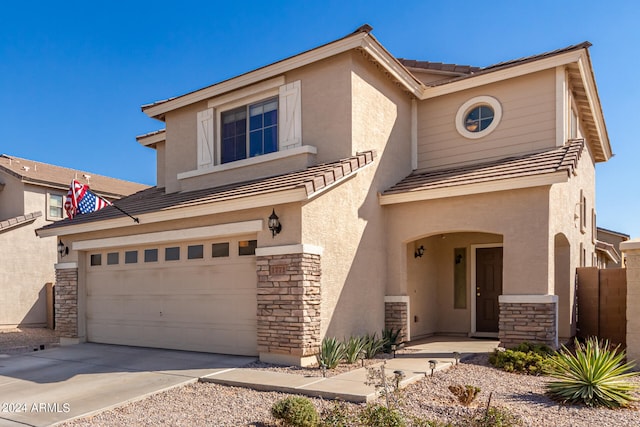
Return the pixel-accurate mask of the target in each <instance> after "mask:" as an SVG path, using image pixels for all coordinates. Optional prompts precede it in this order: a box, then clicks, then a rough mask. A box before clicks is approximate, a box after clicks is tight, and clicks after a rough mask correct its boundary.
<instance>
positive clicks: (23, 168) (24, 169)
mask: <svg viewBox="0 0 640 427" xmlns="http://www.w3.org/2000/svg"><path fill="white" fill-rule="evenodd" d="M29 169H31V168H30V167H29V166H23V167H22V170H23V171H27V172H29Z"/></svg>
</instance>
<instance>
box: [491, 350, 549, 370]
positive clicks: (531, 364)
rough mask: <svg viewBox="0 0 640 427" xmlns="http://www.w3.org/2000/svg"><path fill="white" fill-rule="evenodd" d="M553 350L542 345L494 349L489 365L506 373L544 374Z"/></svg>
mask: <svg viewBox="0 0 640 427" xmlns="http://www.w3.org/2000/svg"><path fill="white" fill-rule="evenodd" d="M552 353H553V350H551V348H549V347H548V346H546V345H543V344H530V343H522V344H520V345H518V346H517V347H516V348H514V349H508V350H498V349H496V350H495V351H494V352H493V354H492V355H491V356H489V363H491V364H492V365H493V366H495V367H496V368H499V369H502V370H503V371H506V372H517V373H520V374H528V375H541V374H544V373H545V371H546V369H547V367H548V366H549V359H550V357H551V354H552Z"/></svg>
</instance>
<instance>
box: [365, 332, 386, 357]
mask: <svg viewBox="0 0 640 427" xmlns="http://www.w3.org/2000/svg"><path fill="white" fill-rule="evenodd" d="M383 346H384V340H383V339H378V334H375V333H374V334H373V335H369V334H367V335H365V336H364V351H365V357H366V358H367V359H373V358H374V357H375V356H376V354H378V353H380V351H382V348H383Z"/></svg>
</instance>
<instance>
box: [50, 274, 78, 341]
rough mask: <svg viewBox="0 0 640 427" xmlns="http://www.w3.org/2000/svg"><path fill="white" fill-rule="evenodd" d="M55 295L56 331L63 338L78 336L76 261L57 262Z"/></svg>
mask: <svg viewBox="0 0 640 427" xmlns="http://www.w3.org/2000/svg"><path fill="white" fill-rule="evenodd" d="M54 295H55V296H54V301H55V304H54V307H55V319H56V320H55V324H56V332H57V333H58V335H59V336H60V337H63V338H77V337H78V267H77V265H76V264H75V263H61V264H56V285H55V287H54Z"/></svg>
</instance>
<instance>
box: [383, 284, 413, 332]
mask: <svg viewBox="0 0 640 427" xmlns="http://www.w3.org/2000/svg"><path fill="white" fill-rule="evenodd" d="M384 327H385V329H394V330H398V329H400V340H401V341H408V340H409V297H408V296H405V295H400V296H386V297H384Z"/></svg>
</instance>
